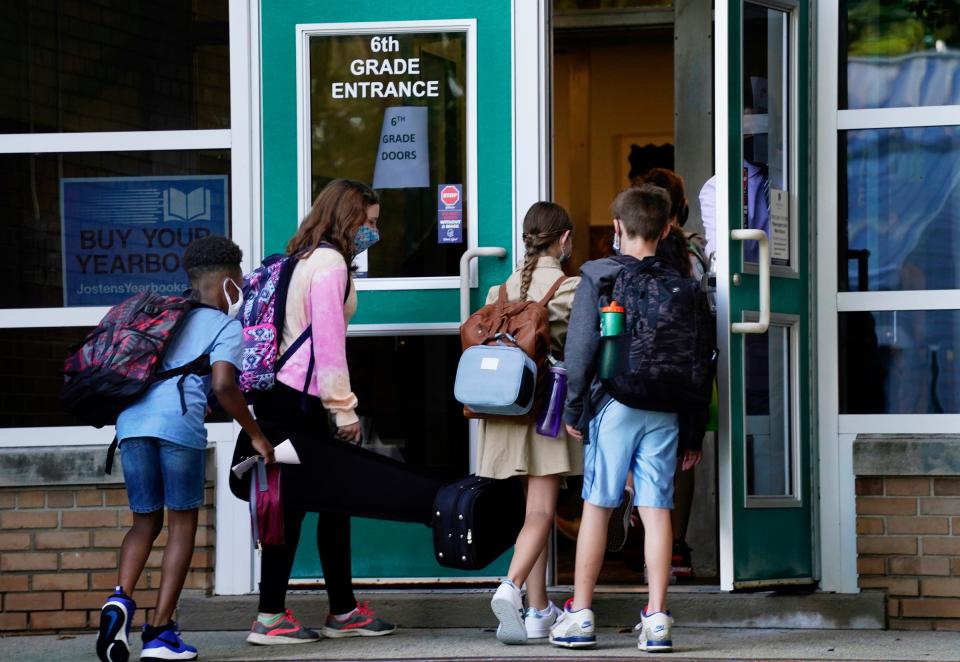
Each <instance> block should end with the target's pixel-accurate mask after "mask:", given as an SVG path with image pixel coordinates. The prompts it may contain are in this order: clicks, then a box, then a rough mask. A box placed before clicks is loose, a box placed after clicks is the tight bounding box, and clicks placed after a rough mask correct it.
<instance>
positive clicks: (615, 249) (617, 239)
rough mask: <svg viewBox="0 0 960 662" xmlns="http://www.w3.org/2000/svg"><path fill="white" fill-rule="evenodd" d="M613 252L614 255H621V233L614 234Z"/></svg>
mask: <svg viewBox="0 0 960 662" xmlns="http://www.w3.org/2000/svg"><path fill="white" fill-rule="evenodd" d="M613 253H614V255H620V235H619V234H614V235H613Z"/></svg>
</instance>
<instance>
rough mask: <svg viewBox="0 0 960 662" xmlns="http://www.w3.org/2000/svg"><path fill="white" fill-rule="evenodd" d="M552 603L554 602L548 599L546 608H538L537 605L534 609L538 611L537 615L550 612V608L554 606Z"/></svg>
mask: <svg viewBox="0 0 960 662" xmlns="http://www.w3.org/2000/svg"><path fill="white" fill-rule="evenodd" d="M552 605H553V603H552V602H550V601H549V600H548V601H547V606H546V607H545V608H543V609H537V608H536V607H534V608H533V610H534V611H535V612H537V616H546V615H547V614H549V613H550V608H551V607H552Z"/></svg>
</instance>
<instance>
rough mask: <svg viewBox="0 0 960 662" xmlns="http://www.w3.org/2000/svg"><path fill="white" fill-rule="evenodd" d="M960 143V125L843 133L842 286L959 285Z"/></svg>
mask: <svg viewBox="0 0 960 662" xmlns="http://www.w3.org/2000/svg"><path fill="white" fill-rule="evenodd" d="M958 150H960V127H919V128H906V129H866V130H858V131H847V132H844V133H843V134H841V137H840V163H841V168H842V167H844V165H845V167H846V173H847V176H846V179H845V180H841V184H842V186H841V192H840V213H841V219H840V224H839V232H840V237H839V261H840V262H839V269H838V272H839V275H840V283H839V285H840V290H841V291H890V290H937V289H953V288H957V287H960V272H958V268H957V265H958V263H960V237H958V232H960V230H958V223H960V160H958V159H957V154H958ZM843 185H845V186H843ZM844 212H846V213H845V217H844Z"/></svg>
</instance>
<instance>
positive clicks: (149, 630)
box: [143, 621, 173, 643]
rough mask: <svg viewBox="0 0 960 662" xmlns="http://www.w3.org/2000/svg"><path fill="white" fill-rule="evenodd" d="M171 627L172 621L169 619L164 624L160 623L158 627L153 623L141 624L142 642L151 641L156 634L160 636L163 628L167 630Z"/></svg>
mask: <svg viewBox="0 0 960 662" xmlns="http://www.w3.org/2000/svg"><path fill="white" fill-rule="evenodd" d="M172 627H173V621H170V622H169V623H167V624H166V625H161V626H160V627H156V626H153V625H144V626H143V643H148V642H150V641H153V640H154V639H156V638H157V637H158V636H160V633H161V632H163V631H164V630H169V629H170V628H172Z"/></svg>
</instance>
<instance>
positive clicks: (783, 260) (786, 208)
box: [770, 188, 790, 265]
mask: <svg viewBox="0 0 960 662" xmlns="http://www.w3.org/2000/svg"><path fill="white" fill-rule="evenodd" d="M770 261H771V262H772V263H773V264H781V265H789V264H790V195H789V194H788V193H787V192H786V191H783V190H781V189H776V188H771V189H770Z"/></svg>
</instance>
